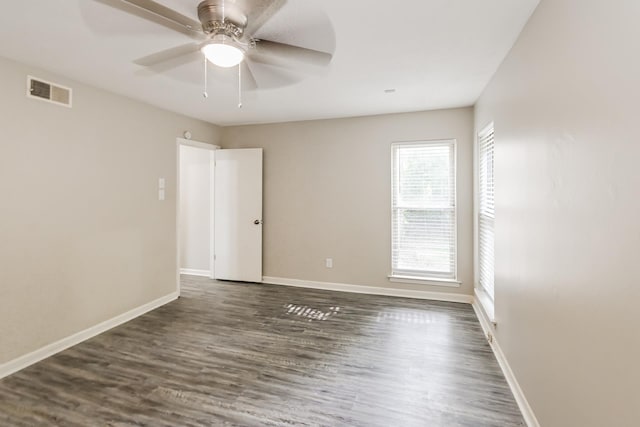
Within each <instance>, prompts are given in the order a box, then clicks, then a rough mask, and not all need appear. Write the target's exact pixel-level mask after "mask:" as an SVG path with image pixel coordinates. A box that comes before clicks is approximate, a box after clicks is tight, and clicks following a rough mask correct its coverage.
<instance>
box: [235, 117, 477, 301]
mask: <svg viewBox="0 0 640 427" xmlns="http://www.w3.org/2000/svg"><path fill="white" fill-rule="evenodd" d="M446 138H455V139H457V141H458V159H457V160H458V176H457V179H458V227H459V230H458V231H459V234H458V276H459V279H460V280H461V281H462V282H463V285H462V287H461V288H459V289H455V288H443V287H433V286H427V285H409V284H401V283H390V282H389V280H388V279H387V276H388V274H389V273H390V270H391V261H390V257H391V242H390V240H391V236H390V235H391V216H390V215H391V214H390V212H391V205H390V203H391V201H390V197H391V194H390V193H391V190H390V185H391V181H390V180H391V172H390V168H391V159H390V156H391V143H392V142H393V141H408V140H420V139H424V140H430V139H446ZM472 139H473V110H472V109H471V108H463V109H456V110H443V111H434V112H422V113H411V114H394V115H385V116H373V117H361V118H352V119H338V120H319V121H308V122H294V123H282V124H272V125H257V126H240V127H227V128H223V134H222V146H223V148H248V147H259V148H264V275H265V276H271V277H279V278H287V279H301V280H310V281H323V282H333V283H347V284H356V285H367V286H377V287H395V288H403V289H418V290H427V291H444V292H458V293H467V294H469V293H471V292H472V289H473V285H472V280H473V251H472V239H473V232H472V228H473V224H472V218H473V214H472V203H473V200H472V183H473V177H472V175H473V174H472V157H473V152H472V151H473V150H472V147H473V142H472ZM325 258H333V268H332V269H328V268H326V267H325Z"/></svg>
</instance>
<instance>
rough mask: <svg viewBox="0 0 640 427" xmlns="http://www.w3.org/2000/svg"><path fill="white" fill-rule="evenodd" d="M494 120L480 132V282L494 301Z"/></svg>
mask: <svg viewBox="0 0 640 427" xmlns="http://www.w3.org/2000/svg"><path fill="white" fill-rule="evenodd" d="M493 153H494V135H493V124H490V125H489V126H488V127H487V128H486V129H484V130H483V131H482V132H480V134H479V135H478V270H479V278H478V282H479V283H480V286H481V287H482V289H483V290H484V291H485V292H486V293H487V295H488V296H489V297H490V298H491V300H492V301H493V294H494V242H495V239H494V223H495V204H494V198H493V184H494V178H493V171H494V168H493V165H494V155H493Z"/></svg>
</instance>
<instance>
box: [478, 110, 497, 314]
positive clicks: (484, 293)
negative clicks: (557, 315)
mask: <svg viewBox="0 0 640 427" xmlns="http://www.w3.org/2000/svg"><path fill="white" fill-rule="evenodd" d="M489 133H493V153H494V154H493V165H492V174H493V191H494V216H493V218H492V220H493V221H492V226H493V236H494V242H493V264H494V265H493V295H491V294H489V292H488V290H487V289H486V288H485V286H484V285H483V284H482V283H481V274H480V269H481V265H480V234H481V233H480V232H481V230H480V216H481V215H482V212H481V209H480V208H481V197H482V194H481V192H480V191H481V182H480V179H481V176H480V174H481V170H480V162H481V161H482V159H481V152H480V148H481V147H480V145H481V142H482V140H483V139H484V138H485V136H486V135H488V134H489ZM495 148H496V138H495V125H494V122H493V121H491V122H489V123H488V124H487V125H485V126H484V127H482V128H481V130H480V131H479V132H477V133H476V142H475V150H474V181H475V198H474V225H475V226H474V240H475V242H474V243H475V248H474V249H475V250H474V267H475V268H474V270H475V271H474V282H475V293H476V297H477V299H478V301H479V302H480V304H481V305H482V306H483V308H484V310H485V312H486V313H487V315H488V317H489V319H490V320H491V321H492V322H494V321H495V309H494V300H495V224H496V222H495V217H496V215H495Z"/></svg>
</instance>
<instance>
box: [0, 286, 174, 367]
mask: <svg viewBox="0 0 640 427" xmlns="http://www.w3.org/2000/svg"><path fill="white" fill-rule="evenodd" d="M179 296H180V294H179V293H178V292H172V293H170V294H169V295H166V296H164V297H162V298H158V299H157V300H155V301H151V302H149V303H147V304H144V305H141V306H140V307H137V308H134V309H133V310H130V311H127V312H126V313H123V314H121V315H119V316H116V317H114V318H112V319H109V320H106V321H104V322H102V323H98V324H97V325H95V326H92V327H90V328H88V329H85V330H84V331H80V332H77V333H75V334H73V335H70V336H68V337H66V338H63V339H61V340H59V341H56V342H54V343H52V344H49V345H46V346H44V347H42V348H39V349H38V350H35V351H32V352H31V353H28V354H25V355H24V356H20V357H18V358H16V359H13V360H11V361H9V362H7V363H3V364H1V365H0V379H2V378H4V377H7V376H9V375H11V374H13V373H15V372H18V371H20V370H22V369H24V368H26V367H28V366H30V365H33V364H34V363H37V362H39V361H41V360H43V359H46V358H47V357H50V356H53V355H54V354H56V353H59V352H61V351H63V350H66V349H67V348H69V347H73V346H74V345H76V344H80V343H81V342H83V341H86V340H88V339H89V338H93V337H95V336H96V335H99V334H101V333H103V332H106V331H108V330H109V329H111V328H115V327H116V326H119V325H121V324H123V323H126V322H128V321H130V320H132V319H135V318H136V317H138V316H142V315H143V314H145V313H147V312H149V311H151V310H154V309H156V308H158V307H160V306H163V305H165V304H167V303H170V302H171V301H173V300H175V299H177V298H178V297H179Z"/></svg>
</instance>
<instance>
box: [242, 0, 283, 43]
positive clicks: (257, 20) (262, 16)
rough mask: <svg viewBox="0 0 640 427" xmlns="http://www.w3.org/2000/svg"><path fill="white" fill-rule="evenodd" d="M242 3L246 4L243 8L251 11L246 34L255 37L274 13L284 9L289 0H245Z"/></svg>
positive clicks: (248, 16)
mask: <svg viewBox="0 0 640 427" xmlns="http://www.w3.org/2000/svg"><path fill="white" fill-rule="evenodd" d="M242 3H245V4H246V6H245V7H244V8H243V9H244V10H248V11H249V14H248V15H247V26H246V27H245V29H244V34H246V35H248V36H249V37H253V36H255V34H256V33H257V32H258V30H260V28H262V26H263V25H264V24H265V23H266V22H267V21H268V20H269V19H271V17H272V16H273V15H275V14H276V13H277V12H278V11H279V10H280V9H282V6H284V5H285V4H286V3H287V0H254V1H247V0H245V1H244V2H242Z"/></svg>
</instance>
